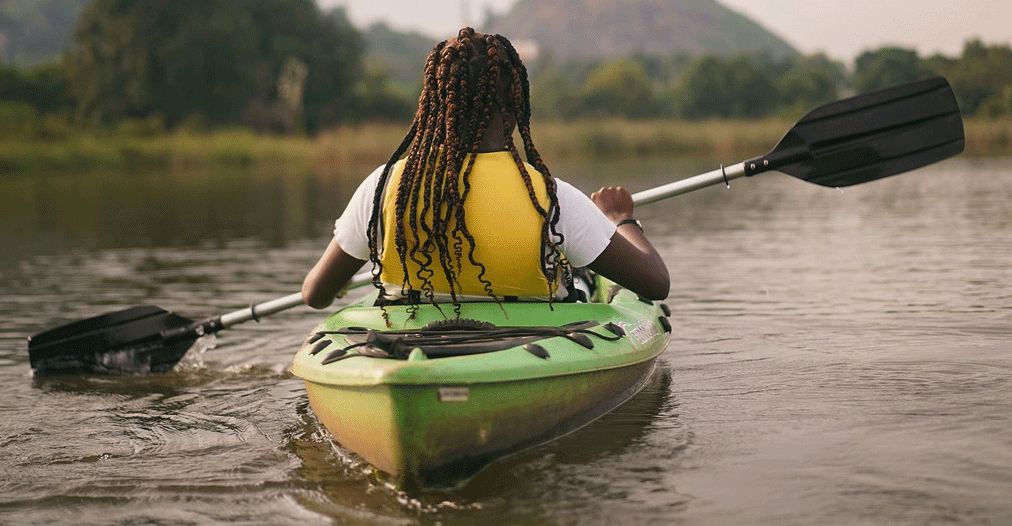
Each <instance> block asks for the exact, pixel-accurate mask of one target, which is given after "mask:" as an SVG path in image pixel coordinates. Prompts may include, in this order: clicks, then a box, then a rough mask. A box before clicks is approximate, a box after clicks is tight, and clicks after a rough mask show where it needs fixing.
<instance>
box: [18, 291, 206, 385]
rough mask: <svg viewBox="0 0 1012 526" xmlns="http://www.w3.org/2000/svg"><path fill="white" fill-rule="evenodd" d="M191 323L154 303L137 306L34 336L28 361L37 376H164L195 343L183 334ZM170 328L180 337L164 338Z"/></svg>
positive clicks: (29, 340)
mask: <svg viewBox="0 0 1012 526" xmlns="http://www.w3.org/2000/svg"><path fill="white" fill-rule="evenodd" d="M192 323H193V322H192V321H191V320H189V319H187V318H184V317H182V316H179V315H177V314H174V313H172V312H169V311H166V310H164V309H161V308H159V307H155V306H153V305H144V306H140V307H133V308H130V309H125V310H121V311H116V312H112V313H108V314H102V315H100V316H95V317H92V318H88V319H85V320H80V321H75V322H73V323H68V324H66V325H61V326H59V327H55V328H53V329H49V330H47V331H43V332H40V333H38V334H35V335H33V336H31V337H30V338H28V357H29V360H30V361H31V364H32V369H33V370H34V371H35V374H36V375H55V374H139V373H147V372H164V371H167V370H169V369H171V368H172V367H173V366H174V365H176V363H177V362H179V360H180V359H182V358H183V355H185V354H186V351H187V350H189V348H190V346H191V345H193V342H194V341H196V339H197V335H196V334H195V333H192V334H191V333H188V334H185V335H184V334H183V332H180V331H179V329H182V328H184V327H188V326H190V325H191V324H192ZM172 329H176V331H173V332H174V333H176V334H177V336H176V337H173V338H170V339H166V338H164V337H163V334H164V333H165V332H166V331H170V330H172ZM180 335H181V336H180Z"/></svg>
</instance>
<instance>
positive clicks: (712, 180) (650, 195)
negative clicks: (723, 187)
mask: <svg viewBox="0 0 1012 526" xmlns="http://www.w3.org/2000/svg"><path fill="white" fill-rule="evenodd" d="M744 176H745V163H738V164H735V165H732V166H722V167H720V168H718V169H716V170H714V171H712V172H707V173H705V174H700V175H697V176H694V177H689V178H688V179H682V180H680V181H675V182H673V183H668V184H666V185H664V186H658V187H656V188H651V189H649V190H643V191H642V192H636V193H635V194H633V195H632V199H633V204H634V205H636V206H639V205H645V204H649V203H653V202H654V201H660V200H661V199H667V198H669V197H674V196H676V195H681V194H687V193H689V192H691V191H693V190H699V189H700V188H705V187H707V186H713V185H715V184H721V183H724V184H727V183H729V182H731V180H732V179H737V178H739V177H744Z"/></svg>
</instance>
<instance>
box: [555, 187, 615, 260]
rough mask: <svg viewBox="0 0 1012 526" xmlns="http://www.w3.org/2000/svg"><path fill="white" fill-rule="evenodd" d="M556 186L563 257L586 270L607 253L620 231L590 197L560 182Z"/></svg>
mask: <svg viewBox="0 0 1012 526" xmlns="http://www.w3.org/2000/svg"><path fill="white" fill-rule="evenodd" d="M555 184H556V195H558V197H559V232H560V233H561V234H562V236H563V241H562V253H563V254H565V255H566V259H568V260H569V263H570V264H571V265H573V266H574V267H585V266H587V265H589V264H590V263H593V262H594V260H595V259H597V257H598V256H600V255H601V252H604V249H605V248H607V247H608V243H610V242H611V236H612V235H614V234H615V229H616V228H617V227H616V226H615V224H614V223H612V222H611V220H610V219H608V216H606V215H604V212H602V211H601V209H600V208H598V207H597V205H595V204H594V202H593V201H591V200H590V197H588V196H587V194H584V193H583V192H581V191H580V190H578V189H577V188H576V187H574V186H573V185H571V184H569V183H567V182H565V181H561V180H559V179H556V180H555Z"/></svg>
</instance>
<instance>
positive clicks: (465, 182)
mask: <svg viewBox="0 0 1012 526" xmlns="http://www.w3.org/2000/svg"><path fill="white" fill-rule="evenodd" d="M514 131H518V132H519V135H520V137H521V140H522V146H523V149H524V154H525V157H526V162H525V161H524V159H522V158H521V156H520V153H519V151H518V149H517V145H516V144H515V143H514V141H513V135H514ZM366 261H369V262H371V263H372V266H373V283H374V285H375V286H376V287H377V288H379V289H380V296H379V298H380V299H379V302H380V303H381V304H383V303H386V304H390V303H401V304H409V305H412V304H414V305H417V304H419V303H422V302H426V303H435V304H440V303H452V304H453V305H455V306H457V307H458V308H459V304H460V303H461V302H465V301H512V300H519V301H538V300H544V301H573V300H575V298H576V296H577V294H576V291H575V287H574V269H579V268H582V267H586V268H589V269H590V270H592V271H594V272H597V273H600V274H601V275H603V276H605V277H607V278H609V279H611V280H613V281H615V282H616V283H618V284H619V285H622V286H624V287H626V288H628V289H630V290H632V291H633V292H636V293H637V294H640V295H641V296H644V297H646V298H649V299H654V300H659V299H664V298H665V297H667V295H668V289H669V283H670V281H669V280H670V278H669V276H668V270H667V267H666V266H665V265H664V261H663V260H662V259H661V257H660V255H659V254H658V253H657V250H656V249H655V248H654V246H653V245H652V244H651V243H650V241H649V240H648V239H647V238H646V236H645V235H644V233H643V231H642V228H641V227H640V225H639V223H638V222H637V221H636V220H635V218H634V216H633V202H632V198H631V195H630V194H629V192H628V191H627V190H625V189H624V188H621V187H615V186H610V187H605V188H601V189H600V190H598V191H596V192H594V193H593V194H591V196H590V197H589V198H588V197H587V196H586V195H585V194H583V193H582V192H580V191H579V190H577V189H576V188H575V187H573V186H571V185H569V184H568V183H565V182H564V181H562V180H560V179H556V178H554V177H553V176H552V174H551V173H550V171H549V169H548V166H547V165H546V164H545V162H544V160H543V159H542V158H541V156H540V154H539V153H538V151H537V149H536V148H535V146H534V142H533V140H532V138H531V129H530V86H529V84H528V79H527V70H526V68H525V67H524V65H523V63H522V61H521V60H520V57H519V55H518V54H517V52H516V50H515V49H514V48H513V45H512V44H511V43H510V42H509V40H508V39H506V38H505V37H503V36H501V35H485V34H481V33H477V32H475V31H474V30H473V29H471V28H463V29H461V30H460V31H459V33H458V35H457V37H456V38H454V39H450V40H446V41H443V42H440V43H439V44H437V45H436V46H435V47H434V48H433V50H432V52H431V53H430V54H429V56H428V58H427V60H426V63H425V69H424V82H423V87H422V91H421V95H420V97H419V101H418V110H417V112H416V113H415V117H414V121H413V122H412V124H411V128H410V130H409V131H408V133H407V134H406V135H405V137H404V139H403V140H402V141H401V144H400V145H399V146H398V148H397V149H396V150H395V151H394V153H393V154H392V155H391V157H390V160H389V161H388V162H387V163H386V164H385V165H383V166H380V167H379V168H377V169H376V170H375V171H374V172H373V173H371V174H370V175H369V176H368V177H366V179H365V180H364V181H363V182H362V183H361V184H360V185H359V187H358V189H357V190H356V191H355V193H354V195H353V196H352V198H351V201H350V202H349V203H348V205H347V208H346V209H345V211H344V213H343V214H342V215H341V217H340V218H339V219H338V220H337V221H336V224H335V230H334V237H333V239H332V240H331V242H330V244H329V245H328V246H327V248H326V250H325V251H324V253H323V255H322V256H321V257H320V259H319V261H318V262H317V263H316V264H315V265H314V266H313V268H312V269H311V270H310V271H309V273H308V275H307V276H306V278H305V280H304V282H303V286H302V295H303V299H304V300H305V302H306V304H308V305H309V306H311V307H314V308H324V307H326V306H328V305H330V304H331V303H332V302H333V300H334V298H335V296H336V295H337V293H338V292H340V290H341V289H342V288H343V287H344V285H346V284H347V283H348V281H349V280H350V279H351V278H352V276H353V275H354V274H355V273H356V272H357V271H358V270H359V269H360V268H361V267H362V266H363V265H364V264H365V263H366ZM458 312H459V310H458Z"/></svg>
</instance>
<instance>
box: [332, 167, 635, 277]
mask: <svg viewBox="0 0 1012 526" xmlns="http://www.w3.org/2000/svg"><path fill="white" fill-rule="evenodd" d="M382 173H383V166H380V167H379V168H377V169H376V170H374V171H373V172H372V173H371V174H369V176H368V177H366V178H365V180H364V181H362V184H360V185H359V186H358V189H356V190H355V193H354V194H353V195H352V196H351V200H350V201H349V202H348V206H347V207H346V208H345V209H344V213H343V214H341V217H340V218H338V219H337V221H336V222H335V223H334V239H335V240H336V241H337V243H338V244H339V245H341V249H342V250H344V252H345V253H346V254H348V255H349V256H352V257H354V258H356V259H361V260H364V261H368V260H369V238H368V229H369V218H370V217H371V216H372V208H373V196H374V195H375V193H376V183H377V181H379V177H380V175H381V174H382ZM555 186H556V195H557V196H558V198H559V223H558V225H557V226H558V231H559V233H561V234H562V237H563V241H562V245H561V247H560V249H561V250H562V253H563V254H565V255H566V259H567V260H569V263H570V264H571V265H573V266H574V267H585V266H587V265H589V264H590V263H592V262H593V261H594V260H595V259H597V257H598V256H600V255H601V252H604V249H605V248H606V247H607V246H608V243H609V242H610V241H611V236H612V235H614V234H615V229H616V228H617V227H616V226H615V224H614V223H612V222H611V220H610V219H608V217H607V216H605V215H604V212H601V209H599V208H598V207H597V205H595V204H594V202H593V201H591V200H590V198H589V197H587V195H586V194H584V193H583V192H581V191H579V190H577V189H576V188H575V187H573V185H571V184H569V183H566V182H564V181H561V180H559V179H555Z"/></svg>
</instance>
